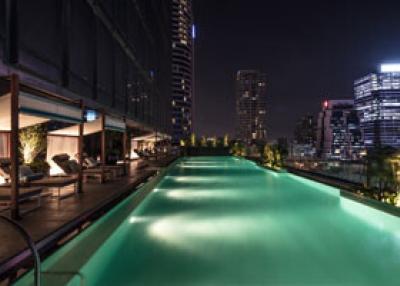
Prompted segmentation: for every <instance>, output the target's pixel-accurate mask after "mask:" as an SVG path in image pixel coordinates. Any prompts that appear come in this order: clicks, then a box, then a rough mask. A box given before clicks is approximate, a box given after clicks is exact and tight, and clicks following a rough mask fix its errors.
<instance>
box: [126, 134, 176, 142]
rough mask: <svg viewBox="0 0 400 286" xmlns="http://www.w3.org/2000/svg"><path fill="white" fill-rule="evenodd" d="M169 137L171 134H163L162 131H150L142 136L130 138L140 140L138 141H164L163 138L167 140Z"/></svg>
mask: <svg viewBox="0 0 400 286" xmlns="http://www.w3.org/2000/svg"><path fill="white" fill-rule="evenodd" d="M169 139H171V136H169V135H167V134H163V133H156V132H153V133H150V134H147V135H144V136H140V137H134V138H132V141H134V142H140V141H145V142H153V143H155V142H160V141H164V140H169Z"/></svg>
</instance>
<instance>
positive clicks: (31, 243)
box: [0, 215, 40, 286]
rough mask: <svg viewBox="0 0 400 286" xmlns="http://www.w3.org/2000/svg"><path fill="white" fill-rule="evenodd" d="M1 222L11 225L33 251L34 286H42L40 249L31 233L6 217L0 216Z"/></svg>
mask: <svg viewBox="0 0 400 286" xmlns="http://www.w3.org/2000/svg"><path fill="white" fill-rule="evenodd" d="M0 220H3V221H5V222H6V223H8V224H9V225H11V226H12V227H13V228H14V229H15V230H17V232H18V233H19V234H20V235H21V236H22V238H23V239H24V240H25V242H26V244H27V245H28V247H29V249H30V250H31V253H32V256H33V263H34V285H35V286H40V256H39V252H38V249H37V247H36V245H35V242H34V241H33V239H32V237H31V236H30V235H29V233H28V232H27V231H26V230H25V229H24V228H23V227H22V226H21V225H20V224H19V223H18V222H16V221H14V220H12V219H9V218H8V217H6V216H3V215H0Z"/></svg>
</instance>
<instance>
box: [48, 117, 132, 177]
mask: <svg viewBox="0 0 400 286" xmlns="http://www.w3.org/2000/svg"><path fill="white" fill-rule="evenodd" d="M79 127H80V125H73V126H69V127H66V128H63V129H58V130H55V131H51V132H49V133H48V136H47V138H48V139H47V142H48V148H47V160H48V162H50V166H51V168H52V169H51V170H52V172H53V174H57V169H58V166H56V165H55V164H54V163H53V162H52V161H51V158H52V157H53V156H54V155H57V154H59V153H60V152H63V153H67V154H68V155H70V157H74V156H75V154H77V153H78V151H79V148H78V146H79V144H78V141H79V136H80V133H79ZM107 130H108V131H117V132H120V133H123V146H122V148H123V151H122V152H123V163H124V168H125V165H126V153H127V144H126V141H127V131H126V123H125V120H124V119H120V118H117V117H114V116H110V115H107V114H105V113H104V112H103V113H101V116H100V117H99V118H97V119H95V120H93V121H89V122H85V123H84V124H83V134H82V135H83V136H88V135H91V134H95V133H101V142H100V150H101V151H100V160H101V166H102V169H103V170H104V169H105V165H106V156H107V154H106V131H107ZM57 139H59V140H57ZM51 141H54V142H51ZM50 142H51V144H49V143H50ZM66 144H67V145H69V147H68V148H66V149H67V150H66V151H65V149H64V150H63V148H62V146H63V145H64V146H65V145H66ZM82 151H83V150H82Z"/></svg>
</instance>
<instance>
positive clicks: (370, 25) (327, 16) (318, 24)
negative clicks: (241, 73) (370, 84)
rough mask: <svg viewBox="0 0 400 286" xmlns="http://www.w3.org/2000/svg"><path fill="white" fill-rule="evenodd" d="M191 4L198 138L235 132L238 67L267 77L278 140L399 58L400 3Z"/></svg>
mask: <svg viewBox="0 0 400 286" xmlns="http://www.w3.org/2000/svg"><path fill="white" fill-rule="evenodd" d="M193 1H194V10H195V11H194V12H195V21H196V23H197V39H196V41H197V42H196V54H195V60H196V102H195V105H196V106H195V122H194V124H195V125H194V126H195V130H196V133H197V134H198V135H203V134H205V135H223V134H224V133H230V134H234V119H235V91H234V84H235V83H234V79H235V73H236V71H237V70H239V69H259V70H262V71H263V72H265V73H266V74H267V79H268V81H267V96H268V133H269V137H270V139H276V138H278V137H282V136H285V137H291V136H292V133H293V129H294V125H295V122H296V120H297V119H298V118H299V117H301V116H302V115H305V114H307V113H311V114H316V113H317V112H318V110H319V109H320V105H321V102H322V100H324V99H335V98H352V96H353V95H352V92H353V91H352V89H353V87H352V84H353V81H354V79H356V78H358V77H360V76H363V75H366V74H367V73H369V72H373V71H375V70H376V69H377V67H378V65H379V64H380V63H381V62H393V61H396V60H397V61H398V60H400V1H386V0H383V1H382V0H381V1H378V0H376V1H350V0H348V1H342V0H336V1H323V0H320V1H316V0H312V1H307V0H303V1H267V0H193Z"/></svg>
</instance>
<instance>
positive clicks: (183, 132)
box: [171, 0, 194, 143]
mask: <svg viewBox="0 0 400 286" xmlns="http://www.w3.org/2000/svg"><path fill="white" fill-rule="evenodd" d="M171 3H172V102H171V104H172V137H173V141H174V142H175V143H177V142H178V141H179V140H180V139H181V138H187V137H188V136H189V135H190V133H191V132H192V104H193V44H194V43H193V41H194V26H193V14H192V1H191V0H172V2H171Z"/></svg>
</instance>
